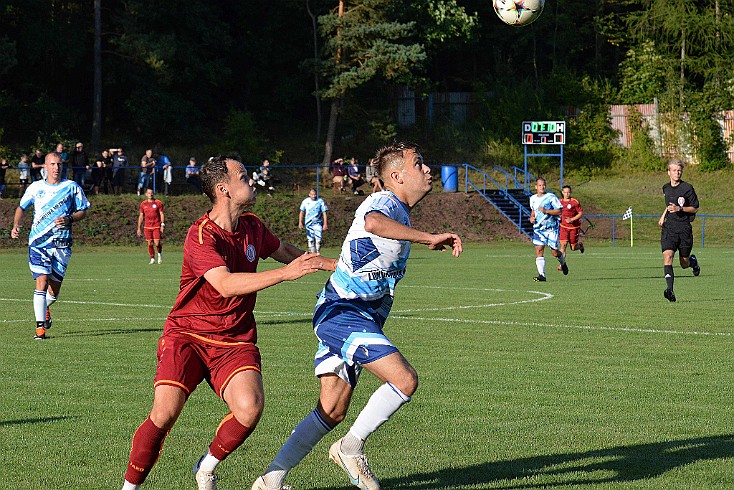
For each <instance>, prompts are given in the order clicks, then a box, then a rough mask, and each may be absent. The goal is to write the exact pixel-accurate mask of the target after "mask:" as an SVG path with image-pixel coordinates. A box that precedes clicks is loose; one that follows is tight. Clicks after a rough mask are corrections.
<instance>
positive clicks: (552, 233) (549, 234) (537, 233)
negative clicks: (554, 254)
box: [533, 228, 559, 250]
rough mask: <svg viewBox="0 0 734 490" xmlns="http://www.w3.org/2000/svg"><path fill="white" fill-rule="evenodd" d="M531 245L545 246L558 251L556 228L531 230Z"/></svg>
mask: <svg viewBox="0 0 734 490" xmlns="http://www.w3.org/2000/svg"><path fill="white" fill-rule="evenodd" d="M533 245H535V246H538V245H543V246H545V245H547V246H549V247H550V248H551V249H553V250H558V246H559V239H558V228H544V229H537V228H533Z"/></svg>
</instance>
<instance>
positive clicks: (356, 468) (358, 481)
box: [329, 439, 380, 490]
mask: <svg viewBox="0 0 734 490" xmlns="http://www.w3.org/2000/svg"><path fill="white" fill-rule="evenodd" d="M341 445H342V440H341V439H339V440H338V441H336V442H335V443H334V444H332V445H331V447H330V448H329V459H331V460H332V461H333V462H334V463H336V464H338V465H339V466H340V467H341V468H342V469H343V470H344V472H345V473H346V474H347V476H348V477H349V481H350V482H351V483H352V485H354V486H355V487H358V488H361V489H362V490H380V482H379V481H377V478H375V475H373V474H372V470H370V465H369V463H368V462H367V456H365V455H364V454H358V455H354V456H352V455H349V454H344V453H343V452H342V450H341Z"/></svg>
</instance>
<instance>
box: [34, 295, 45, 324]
mask: <svg viewBox="0 0 734 490" xmlns="http://www.w3.org/2000/svg"><path fill="white" fill-rule="evenodd" d="M33 313H34V314H35V316H36V321H37V322H45V321H46V291H38V290H33Z"/></svg>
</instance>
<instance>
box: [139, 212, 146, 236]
mask: <svg viewBox="0 0 734 490" xmlns="http://www.w3.org/2000/svg"><path fill="white" fill-rule="evenodd" d="M144 219H145V215H144V214H143V212H142V211H140V214H139V215H138V236H140V235H142V234H143V232H142V230H141V228H142V226H143V220H144Z"/></svg>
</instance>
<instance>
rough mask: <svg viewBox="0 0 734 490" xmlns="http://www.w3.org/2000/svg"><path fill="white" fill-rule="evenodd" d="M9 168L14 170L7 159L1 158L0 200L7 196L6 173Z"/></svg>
mask: <svg viewBox="0 0 734 490" xmlns="http://www.w3.org/2000/svg"><path fill="white" fill-rule="evenodd" d="M26 158H28V157H26ZM9 168H12V167H11V166H10V164H8V161H7V159H5V158H0V199H2V198H3V197H4V196H5V187H6V183H5V172H7V170H8V169H9Z"/></svg>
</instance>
